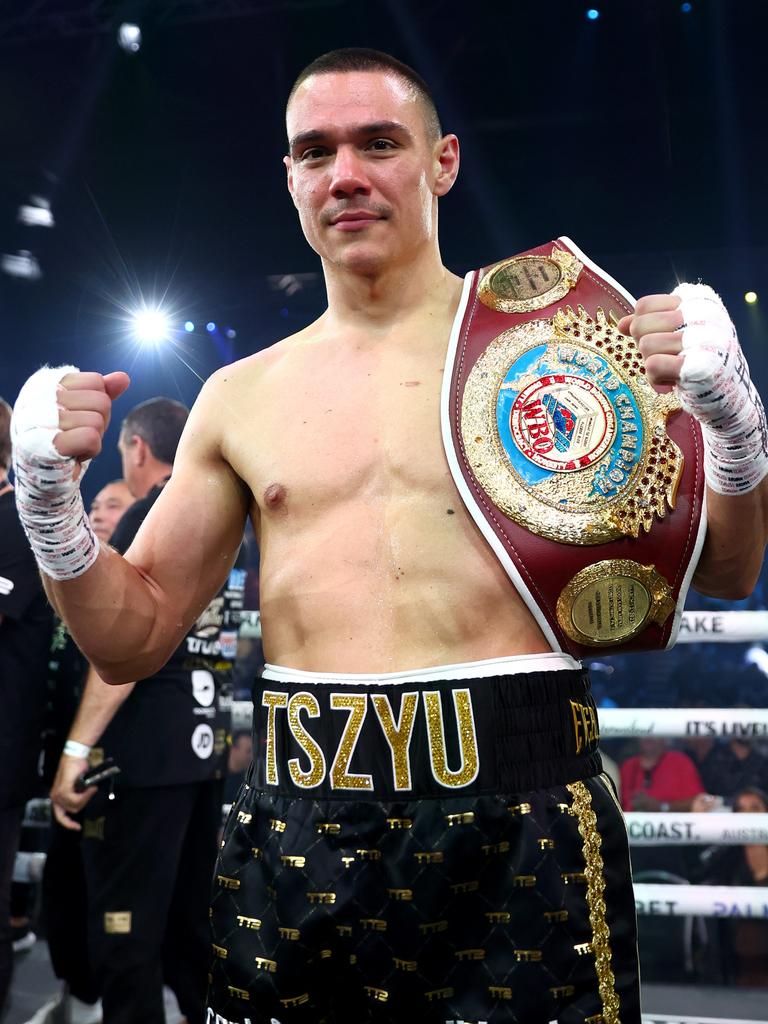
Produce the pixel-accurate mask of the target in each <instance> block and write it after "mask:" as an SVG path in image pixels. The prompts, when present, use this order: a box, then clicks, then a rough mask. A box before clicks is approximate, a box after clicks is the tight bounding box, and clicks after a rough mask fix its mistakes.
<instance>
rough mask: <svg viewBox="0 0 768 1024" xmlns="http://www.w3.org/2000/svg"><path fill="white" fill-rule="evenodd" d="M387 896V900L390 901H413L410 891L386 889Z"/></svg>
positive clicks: (411, 891)
mask: <svg viewBox="0 0 768 1024" xmlns="http://www.w3.org/2000/svg"><path fill="white" fill-rule="evenodd" d="M387 896H389V898H390V899H391V900H401V901H403V902H407V901H408V900H412V899H413V890H412V889H387Z"/></svg>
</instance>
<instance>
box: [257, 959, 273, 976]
mask: <svg viewBox="0 0 768 1024" xmlns="http://www.w3.org/2000/svg"><path fill="white" fill-rule="evenodd" d="M253 962H254V963H255V964H256V966H257V967H260V968H261V970H262V971H268V972H269V973H270V974H274V973H275V971H276V970H277V962H276V961H275V960H267V959H266V957H263V956H255V957H254V958H253Z"/></svg>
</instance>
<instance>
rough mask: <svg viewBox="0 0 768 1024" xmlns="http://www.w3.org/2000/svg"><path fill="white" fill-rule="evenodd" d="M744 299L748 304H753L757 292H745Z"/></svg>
mask: <svg viewBox="0 0 768 1024" xmlns="http://www.w3.org/2000/svg"><path fill="white" fill-rule="evenodd" d="M744 301H745V302H746V303H748V304H749V305H750V306H754V304H755V303H756V302H757V292H745V294H744Z"/></svg>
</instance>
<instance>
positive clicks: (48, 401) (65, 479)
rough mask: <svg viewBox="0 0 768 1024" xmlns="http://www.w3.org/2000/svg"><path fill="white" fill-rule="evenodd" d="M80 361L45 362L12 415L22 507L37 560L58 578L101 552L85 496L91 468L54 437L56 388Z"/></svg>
mask: <svg viewBox="0 0 768 1024" xmlns="http://www.w3.org/2000/svg"><path fill="white" fill-rule="evenodd" d="M77 372H78V369H77V367H76V366H56V367H49V366H44V367H43V368H42V369H41V370H38V371H37V373H33V374H32V376H31V377H30V378H29V380H28V381H27V382H26V384H25V385H24V387H23V388H22V389H21V391H20V392H19V397H18V398H17V399H16V405H15V406H14V409H13V419H12V420H11V443H12V446H13V471H14V474H15V481H14V482H15V487H16V507H17V509H18V511H19V518H20V519H21V522H22V524H23V526H24V530H25V532H26V534H27V537H28V539H29V543H30V546H31V548H32V551H33V552H34V555H35V558H36V559H37V564H38V565H39V566H40V568H41V569H42V571H43V572H44V573H46V575H48V576H50V577H52V578H53V579H55V580H71V579H74V578H75V577H76V576H80V575H82V573H84V572H85V571H86V569H89V568H90V567H91V566H92V565H93V563H94V562H95V561H96V558H97V556H98V553H99V542H98V540H97V539H96V537H95V535H94V533H93V530H92V529H91V524H90V523H89V521H88V516H87V515H86V514H85V509H84V508H83V499H82V497H81V495H80V480H82V478H83V474H84V473H85V471H86V469H87V468H88V462H84V463H83V464H82V469H81V472H80V475H79V478H78V479H77V480H75V479H74V475H75V471H76V468H77V461H76V460H75V459H72V458H65V457H64V456H63V455H60V454H59V453H58V451H57V450H56V448H55V447H54V444H53V439H54V437H55V436H56V434H58V433H59V430H60V429H61V428H60V427H59V407H58V403H57V401H56V391H57V388H58V385H59V381H60V380H61V379H62V377H65V376H66V375H67V374H68V373H77Z"/></svg>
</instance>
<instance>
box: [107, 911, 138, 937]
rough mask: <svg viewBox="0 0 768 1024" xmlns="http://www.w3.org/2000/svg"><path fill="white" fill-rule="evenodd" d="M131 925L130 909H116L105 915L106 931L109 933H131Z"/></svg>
mask: <svg viewBox="0 0 768 1024" xmlns="http://www.w3.org/2000/svg"><path fill="white" fill-rule="evenodd" d="M131 926H132V917H131V911H130V910H116V911H113V912H112V913H111V914H109V913H107V914H105V915H104V931H105V932H106V933H107V935H130V934H131Z"/></svg>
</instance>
